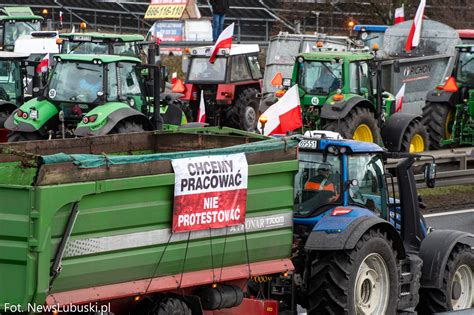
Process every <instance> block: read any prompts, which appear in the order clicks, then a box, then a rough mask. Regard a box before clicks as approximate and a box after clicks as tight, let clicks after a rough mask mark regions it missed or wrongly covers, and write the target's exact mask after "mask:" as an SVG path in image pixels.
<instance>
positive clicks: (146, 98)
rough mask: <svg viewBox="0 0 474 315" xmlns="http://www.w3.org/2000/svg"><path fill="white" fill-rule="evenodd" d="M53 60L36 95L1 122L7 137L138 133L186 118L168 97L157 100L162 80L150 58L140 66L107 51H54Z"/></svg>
mask: <svg viewBox="0 0 474 315" xmlns="http://www.w3.org/2000/svg"><path fill="white" fill-rule="evenodd" d="M152 59H154V58H152ZM55 61H56V65H55V67H54V69H53V71H52V73H51V75H50V77H49V81H48V83H47V84H46V86H45V87H43V88H42V89H41V91H40V93H39V94H40V95H39V97H37V98H33V99H31V100H30V101H28V102H26V103H25V104H23V105H22V106H21V107H20V108H18V109H17V110H15V111H14V112H13V113H12V114H11V115H10V117H9V118H8V119H7V121H6V122H5V128H7V129H8V130H10V131H11V132H10V134H9V137H8V141H9V142H16V141H29V140H39V139H54V138H67V137H84V136H100V135H105V134H110V133H130V132H141V131H146V130H154V129H163V128H166V127H167V126H169V125H171V126H169V128H171V127H172V126H179V125H182V124H185V123H186V118H185V115H184V114H183V112H182V111H181V110H179V108H178V107H177V106H175V105H173V104H172V101H173V100H172V99H170V98H168V99H167V101H168V104H165V105H164V106H163V105H162V104H161V98H160V95H161V91H160V90H161V89H162V86H161V84H160V83H162V82H163V81H162V80H160V79H159V78H160V76H161V73H160V70H159V66H157V65H155V64H154V62H150V64H149V65H141V61H140V59H138V58H135V57H127V56H111V55H57V56H55ZM144 67H147V68H149V69H150V71H149V73H150V75H149V77H148V78H147V79H146V80H145V79H144V77H143V76H142V75H141V70H142V69H143V68H144ZM155 113H158V114H156V115H155ZM163 121H165V122H166V123H168V125H165V126H164V125H163Z"/></svg>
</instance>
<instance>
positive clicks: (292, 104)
mask: <svg viewBox="0 0 474 315" xmlns="http://www.w3.org/2000/svg"><path fill="white" fill-rule="evenodd" d="M262 116H265V117H266V118H267V123H266V124H265V126H264V130H263V133H264V135H266V136H271V135H274V134H285V133H286V132H287V131H293V130H296V129H298V128H301V127H302V126H303V118H302V116H301V104H300V96H299V93H298V85H294V86H293V87H292V88H291V89H289V90H288V92H286V93H285V95H283V97H282V98H281V99H280V100H279V101H278V102H277V103H275V104H273V105H272V106H270V108H269V109H267V110H266V111H265V112H264V113H263V114H262ZM258 130H262V125H261V123H260V121H259V122H258Z"/></svg>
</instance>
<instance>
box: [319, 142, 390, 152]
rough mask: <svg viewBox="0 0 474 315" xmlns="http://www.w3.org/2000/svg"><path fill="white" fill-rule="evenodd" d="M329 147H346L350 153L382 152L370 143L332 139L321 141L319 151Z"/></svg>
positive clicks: (382, 150) (377, 146) (378, 147)
mask: <svg viewBox="0 0 474 315" xmlns="http://www.w3.org/2000/svg"><path fill="white" fill-rule="evenodd" d="M329 146H337V147H346V148H349V149H350V150H351V151H352V153H381V152H384V149H382V148H381V147H380V146H379V145H377V144H375V143H372V142H363V141H356V140H333V139H321V140H320V149H321V150H325V149H326V148H327V147H329Z"/></svg>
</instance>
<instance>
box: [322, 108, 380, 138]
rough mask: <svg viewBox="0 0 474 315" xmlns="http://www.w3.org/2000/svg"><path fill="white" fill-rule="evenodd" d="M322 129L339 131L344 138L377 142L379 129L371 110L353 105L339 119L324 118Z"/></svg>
mask: <svg viewBox="0 0 474 315" xmlns="http://www.w3.org/2000/svg"><path fill="white" fill-rule="evenodd" d="M323 129H324V130H329V131H335V132H339V133H340V134H341V136H342V137H344V138H345V139H354V140H360V141H365V142H374V143H377V144H379V143H380V142H381V141H380V130H379V127H378V125H377V120H376V119H375V117H374V115H373V114H372V112H371V111H370V110H369V109H367V108H364V107H354V108H353V109H352V110H351V111H350V112H349V113H348V114H347V115H346V117H344V118H342V119H340V120H326V122H325V123H324V124H323Z"/></svg>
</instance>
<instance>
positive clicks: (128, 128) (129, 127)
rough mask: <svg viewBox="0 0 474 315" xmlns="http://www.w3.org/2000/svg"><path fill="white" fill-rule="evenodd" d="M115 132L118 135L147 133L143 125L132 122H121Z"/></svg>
mask: <svg viewBox="0 0 474 315" xmlns="http://www.w3.org/2000/svg"><path fill="white" fill-rule="evenodd" d="M113 130H115V131H116V133H133V132H144V131H145V129H144V128H143V126H142V125H140V124H137V123H136V122H132V121H124V122H119V123H118V124H117V126H116V127H115V128H114V129H113Z"/></svg>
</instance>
